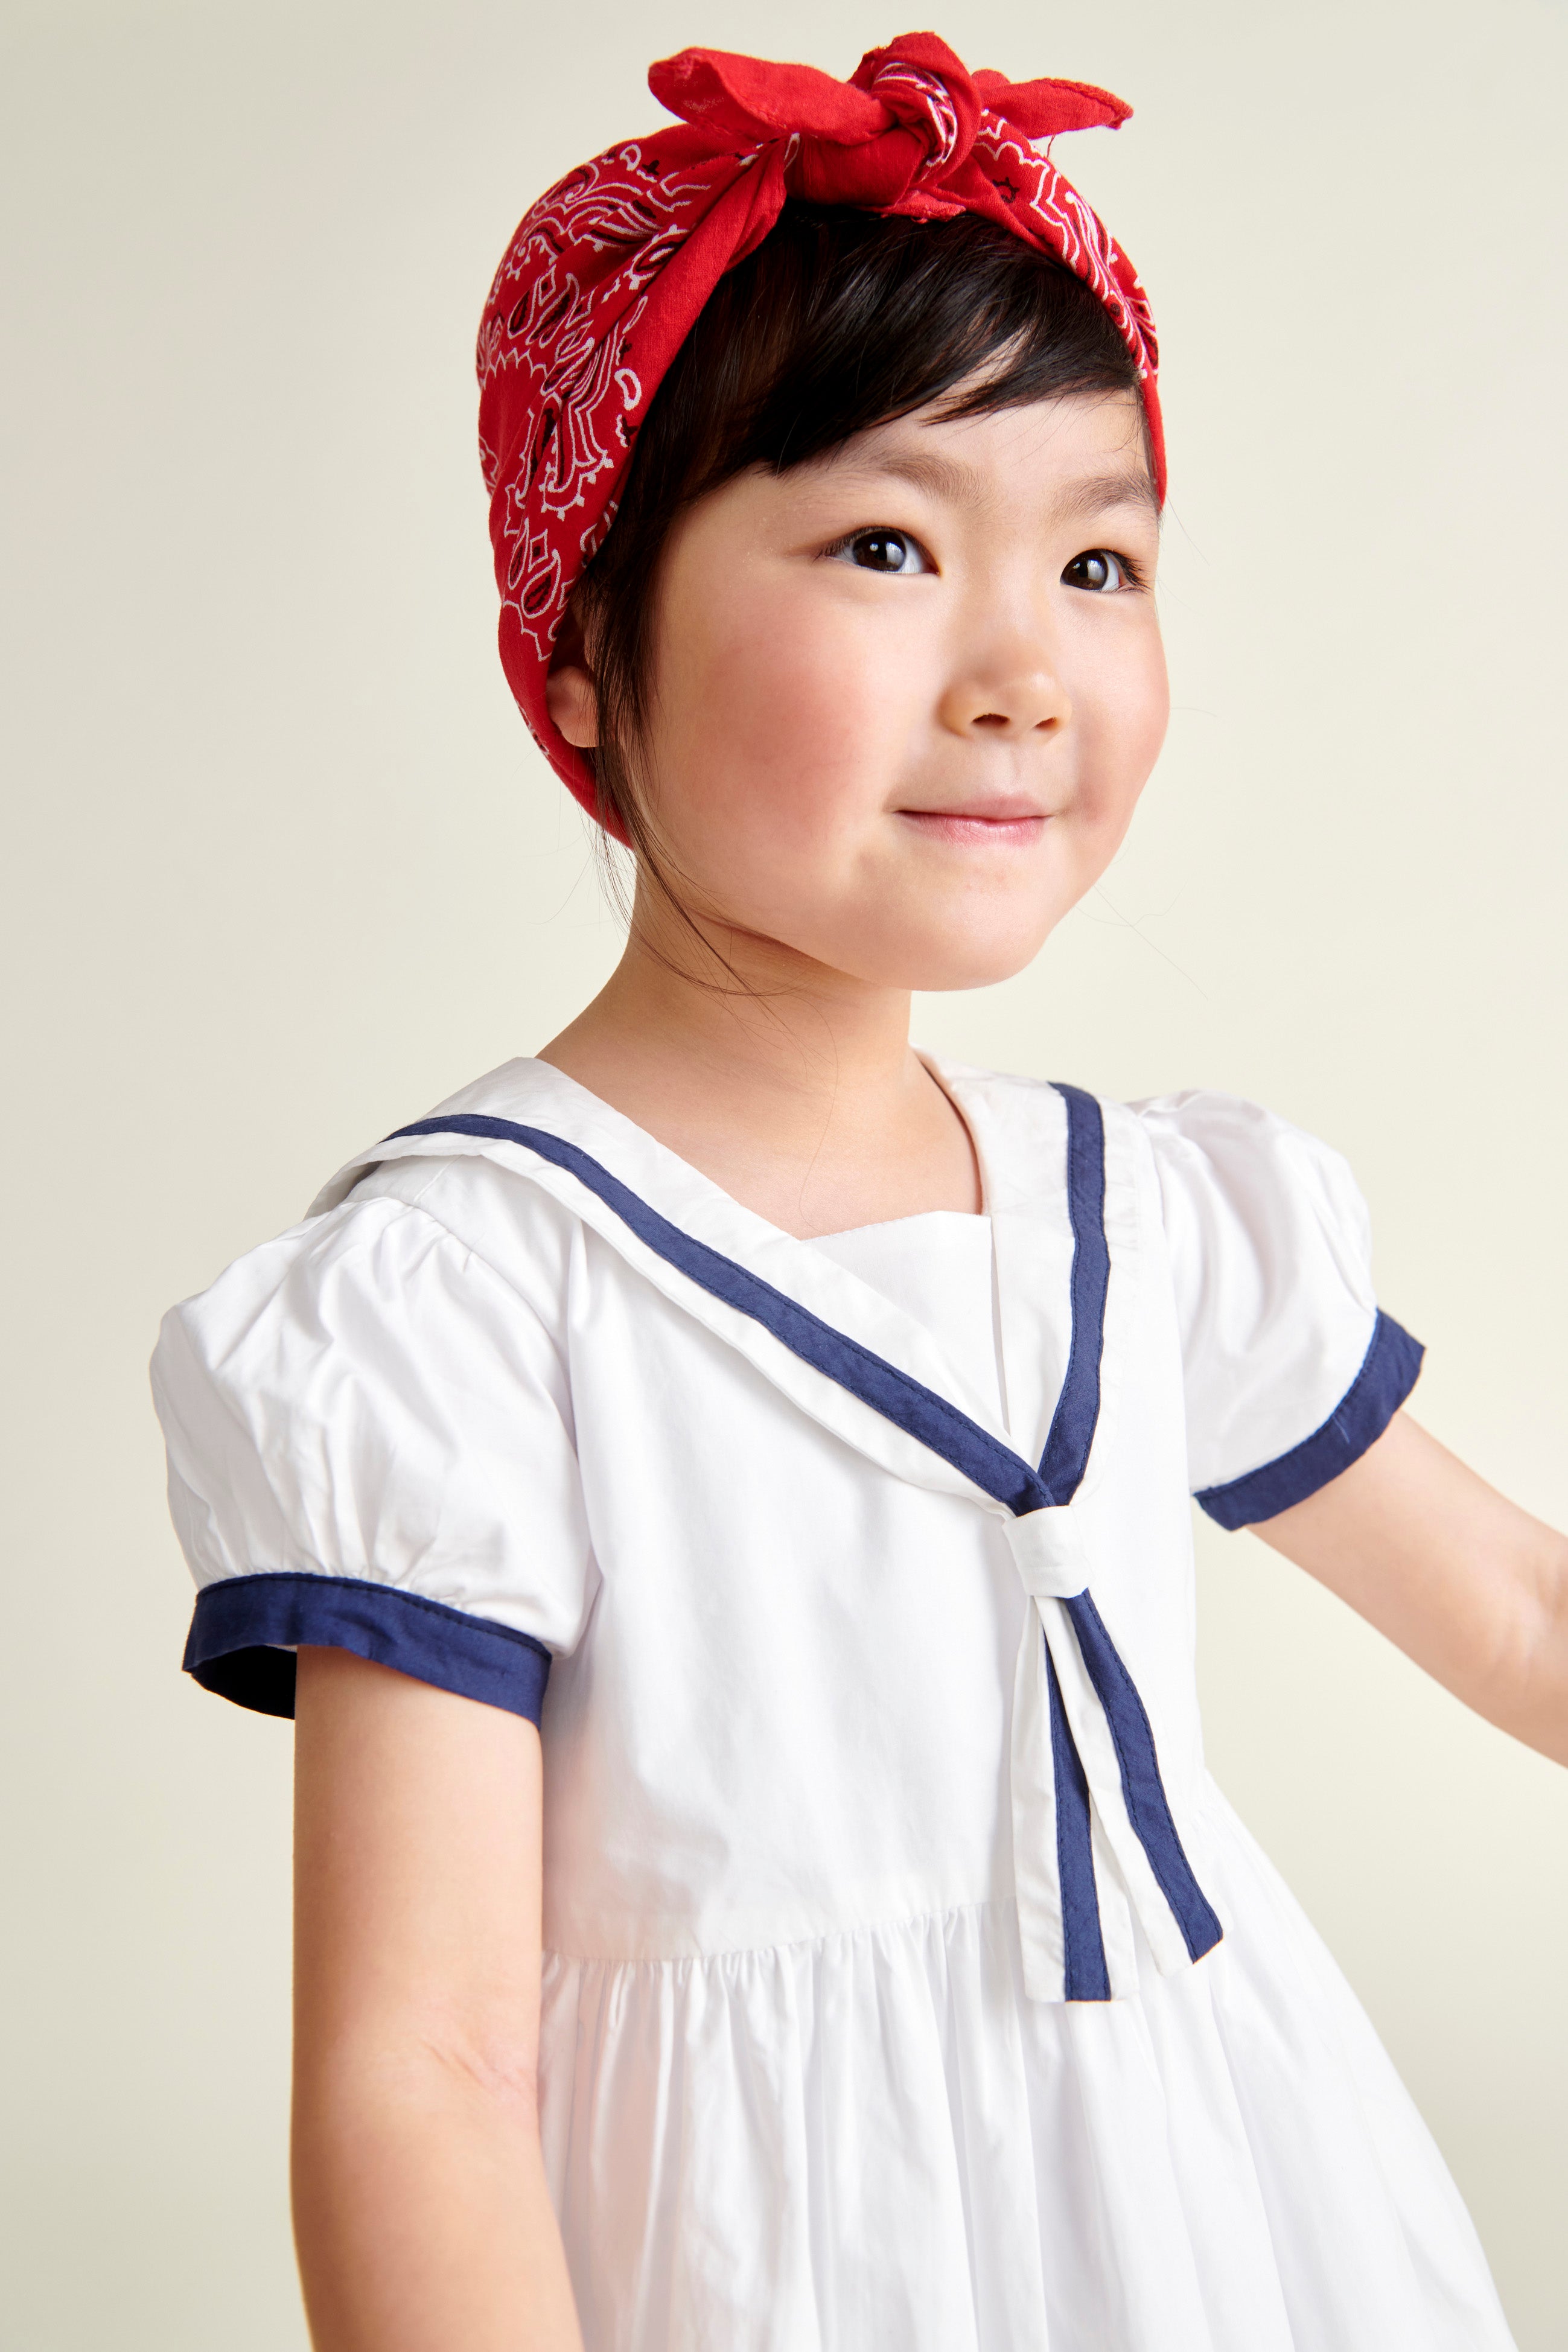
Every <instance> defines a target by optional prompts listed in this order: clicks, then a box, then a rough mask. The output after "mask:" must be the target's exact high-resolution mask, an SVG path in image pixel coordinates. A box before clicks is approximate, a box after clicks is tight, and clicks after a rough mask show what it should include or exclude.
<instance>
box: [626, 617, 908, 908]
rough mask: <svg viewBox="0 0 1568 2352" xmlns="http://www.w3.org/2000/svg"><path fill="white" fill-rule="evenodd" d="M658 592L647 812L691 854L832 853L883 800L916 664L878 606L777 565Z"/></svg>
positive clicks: (780, 857)
mask: <svg viewBox="0 0 1568 2352" xmlns="http://www.w3.org/2000/svg"><path fill="white" fill-rule="evenodd" d="M682 604H683V600H681V599H679V597H672V598H670V599H669V600H668V604H667V605H666V608H665V612H664V615H663V626H662V628H661V632H660V636H661V642H660V646H659V650H658V668H657V675H658V679H659V698H658V713H657V716H656V720H655V725H654V729H653V751H654V755H655V759H654V765H655V791H656V798H657V803H658V813H659V816H660V819H661V822H662V824H664V826H665V829H666V830H667V832H668V834H669V836H670V839H671V843H672V845H678V846H682V847H683V848H685V850H686V851H687V852H688V854H689V858H690V860H691V861H692V865H693V866H696V865H699V864H700V865H703V866H706V865H708V864H710V862H711V858H712V857H713V856H714V855H716V854H722V855H723V856H724V859H725V862H726V864H729V865H733V864H736V863H738V864H739V865H741V866H749V865H752V864H754V863H755V862H756V860H757V859H759V858H761V857H763V856H765V858H766V860H767V862H768V865H769V866H770V869H771V870H773V871H774V872H776V871H777V870H778V867H779V866H780V864H781V863H785V864H787V863H790V862H793V860H794V859H795V857H797V856H799V857H808V858H809V859H810V860H811V862H813V863H815V864H817V865H820V864H822V863H824V862H825V861H826V862H831V860H832V858H833V856H834V852H835V848H836V846H837V845H847V843H848V841H849V839H850V838H851V837H852V836H853V835H855V834H856V833H857V832H858V829H859V827H860V825H861V824H862V823H863V821H864V818H865V817H866V815H867V814H869V813H870V812H872V811H874V810H876V809H878V808H879V807H880V805H881V802H882V797H883V794H884V792H885V789H886V780H887V778H888V776H889V772H892V771H894V770H896V768H897V766H898V764H899V762H900V758H901V755H902V747H903V744H904V741H905V739H906V737H907V735H908V732H909V729H910V723H911V720H912V719H913V718H914V717H915V715H916V710H915V698H914V694H913V691H912V690H913V689H914V688H916V684H917V682H918V679H919V677H920V674H921V662H920V660H919V659H918V657H915V656H913V655H912V654H911V651H910V647H909V646H908V645H907V644H906V643H905V642H904V638H905V637H906V636H907V634H908V633H907V632H901V631H900V632H897V633H895V631H894V629H893V628H892V627H891V626H889V616H888V615H887V614H885V613H869V612H867V611H865V610H861V611H857V610H855V609H854V607H853V606H846V605H845V604H841V603H840V602H839V601H838V600H837V599H836V598H831V597H825V596H824V595H823V594H822V593H821V591H820V587H819V586H818V585H817V584H816V583H806V584H804V585H803V586H802V587H801V588H800V589H798V590H796V588H795V583H794V581H793V579H792V578H791V577H790V576H789V575H787V574H786V575H784V576H783V577H782V578H781V577H779V576H778V575H773V577H771V578H770V577H768V576H767V575H765V574H764V575H763V578H762V579H761V580H760V581H757V582H751V581H747V580H745V579H742V582H741V583H740V584H739V585H738V587H737V590H736V593H734V594H733V595H732V596H731V597H730V598H729V599H728V600H726V601H725V602H724V603H723V604H722V605H721V607H720V608H719V609H715V607H714V604H713V603H712V602H710V601H709V600H706V599H704V600H701V601H700V602H698V601H697V600H693V601H692V603H691V604H690V606H689V609H686V610H683V609H682Z"/></svg>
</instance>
